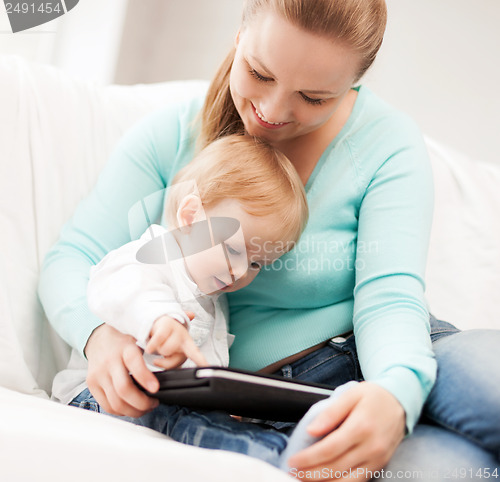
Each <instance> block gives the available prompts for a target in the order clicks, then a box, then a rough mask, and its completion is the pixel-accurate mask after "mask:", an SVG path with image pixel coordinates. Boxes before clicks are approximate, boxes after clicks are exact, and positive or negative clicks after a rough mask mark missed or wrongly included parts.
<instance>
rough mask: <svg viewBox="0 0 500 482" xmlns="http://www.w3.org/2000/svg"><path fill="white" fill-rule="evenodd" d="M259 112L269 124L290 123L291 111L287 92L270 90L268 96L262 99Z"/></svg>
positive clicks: (258, 108)
mask: <svg viewBox="0 0 500 482" xmlns="http://www.w3.org/2000/svg"><path fill="white" fill-rule="evenodd" d="M257 110H259V112H260V113H261V114H262V116H263V117H264V120H266V121H267V122H275V123H278V122H289V121H290V110H289V108H288V99H287V98H286V94H285V92H282V91H280V90H279V89H278V88H275V89H270V91H269V92H268V93H267V95H266V96H263V97H261V99H260V103H259V107H257Z"/></svg>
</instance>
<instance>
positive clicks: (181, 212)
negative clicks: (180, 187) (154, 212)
mask: <svg viewBox="0 0 500 482" xmlns="http://www.w3.org/2000/svg"><path fill="white" fill-rule="evenodd" d="M203 219H206V218H205V211H204V209H203V204H202V202H201V199H200V198H199V197H198V196H196V195H195V194H188V195H187V196H185V197H184V198H183V199H182V200H181V202H180V203H179V208H178V209H177V223H178V226H179V228H183V227H187V226H191V225H192V224H193V223H195V222H197V221H201V220H203Z"/></svg>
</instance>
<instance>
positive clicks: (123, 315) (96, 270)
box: [87, 226, 204, 367]
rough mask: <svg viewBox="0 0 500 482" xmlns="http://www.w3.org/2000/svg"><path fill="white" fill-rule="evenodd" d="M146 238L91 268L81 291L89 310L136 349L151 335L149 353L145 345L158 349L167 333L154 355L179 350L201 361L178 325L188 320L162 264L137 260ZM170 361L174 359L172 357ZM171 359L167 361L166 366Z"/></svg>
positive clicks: (182, 327)
mask: <svg viewBox="0 0 500 482" xmlns="http://www.w3.org/2000/svg"><path fill="white" fill-rule="evenodd" d="M151 229H154V231H155V235H159V234H161V233H163V232H165V230H164V229H163V228H161V227H160V226H153V227H152V228H151ZM149 240H151V236H150V235H149V232H147V233H145V234H144V235H143V236H142V237H141V239H139V240H137V241H132V242H130V243H127V244H125V245H123V246H121V247H120V248H118V249H116V250H114V251H111V252H110V253H108V254H107V255H106V256H105V257H104V258H103V259H102V260H101V262H100V263H98V264H97V265H96V266H94V267H93V268H92V269H91V272H90V280H89V284H88V289H87V297H88V304H89V307H90V309H91V311H92V312H93V313H94V314H96V315H97V316H98V317H99V318H100V319H102V320H103V321H105V322H106V323H107V324H109V325H110V326H112V327H113V328H116V329H117V330H119V331H121V332H122V333H125V334H128V335H131V336H133V337H134V338H135V339H136V340H137V341H138V344H139V346H141V347H142V348H145V347H146V345H147V344H148V341H149V339H150V337H151V336H153V332H154V333H155V334H156V341H155V343H154V344H153V345H150V350H148V351H149V352H152V351H154V350H151V346H159V347H162V345H161V344H159V340H161V339H165V338H166V337H167V336H168V337H169V338H170V336H169V335H172V340H173V341H170V342H169V343H168V345H167V346H166V347H163V348H162V350H163V351H162V352H160V351H158V350H156V351H157V352H158V353H160V354H161V355H167V356H172V355H173V354H174V353H176V354H179V353H181V352H182V353H183V355H184V357H189V358H191V359H192V360H193V361H194V362H195V363H203V362H204V358H203V357H202V355H201V353H200V352H199V350H198V348H197V347H196V345H195V344H194V342H193V340H192V339H191V337H190V336H189V334H188V331H187V330H186V327H185V326H183V325H184V324H186V323H188V321H189V317H188V315H187V314H186V313H185V312H184V310H183V309H182V307H181V305H180V304H179V303H178V302H177V301H176V300H175V296H174V293H173V290H172V289H171V288H170V286H169V285H168V284H167V282H168V279H167V278H166V275H165V266H163V265H155V264H145V263H140V262H139V261H137V258H136V254H137V251H138V250H139V249H140V248H141V246H143V245H144V244H146V243H147V242H148V241H149ZM165 315H168V316H165ZM164 318H167V319H169V320H170V322H169V323H168V333H167V326H166V324H165V323H164V321H161V322H160V319H161V320H163V319H164ZM157 322H158V323H157ZM164 325H165V326H164ZM160 326H162V328H161V329H160ZM190 342H191V343H190ZM176 343H178V345H177V346H176V347H175V349H174V348H173V344H176ZM174 358H175V359H177V360H180V358H179V357H178V356H175V357H174ZM174 358H171V359H170V361H169V364H170V367H172V360H173V359H174ZM184 359H185V358H184ZM181 363H182V361H180V363H177V364H181ZM166 364H167V363H165V364H164V365H159V366H165V365H166Z"/></svg>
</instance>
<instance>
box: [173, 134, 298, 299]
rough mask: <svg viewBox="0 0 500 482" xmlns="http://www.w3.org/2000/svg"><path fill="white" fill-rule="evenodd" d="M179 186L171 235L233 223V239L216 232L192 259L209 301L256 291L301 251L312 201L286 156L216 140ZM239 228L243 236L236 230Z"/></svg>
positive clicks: (237, 138)
mask: <svg viewBox="0 0 500 482" xmlns="http://www.w3.org/2000/svg"><path fill="white" fill-rule="evenodd" d="M172 184H173V185H174V189H171V191H170V193H169V195H168V198H167V202H166V205H165V211H166V212H165V216H166V219H167V222H168V224H169V226H170V227H171V228H181V231H182V230H184V232H186V233H189V230H190V229H191V227H192V226H195V223H198V222H200V221H204V220H210V219H211V218H213V219H217V220H218V223H217V224H215V223H214V222H212V223H210V222H209V223H208V225H209V226H210V228H209V229H210V230H214V226H218V228H217V229H220V226H221V221H223V220H222V218H231V219H232V220H233V222H232V223H231V222H228V223H226V227H227V229H226V231H227V232H229V236H228V237H225V236H220V234H219V233H212V232H211V236H212V245H213V247H212V248H211V249H208V250H203V251H201V252H200V253H197V254H194V255H190V256H188V257H186V258H185V261H186V266H187V269H188V271H189V272H190V274H191V276H192V278H193V280H194V281H195V282H196V284H197V285H198V287H199V288H200V290H201V291H202V292H204V293H207V294H210V293H215V292H222V291H224V292H229V291H236V290H238V289H241V288H243V287H244V286H247V285H248V284H250V282H251V281H252V280H253V279H254V278H255V276H256V275H257V274H258V272H259V270H260V268H261V266H262V265H264V264H270V263H272V262H273V261H274V260H276V259H277V258H279V257H280V256H281V255H283V254H284V253H285V252H287V251H289V250H290V249H291V248H292V247H293V246H294V245H295V243H296V242H297V241H298V239H299V237H300V235H301V233H302V231H303V229H304V227H305V225H306V223H307V217H308V208H307V201H306V195H305V192H304V187H303V185H302V182H301V180H300V178H299V176H298V175H297V172H296V170H295V168H294V167H293V165H292V164H291V162H290V161H289V160H288V158H287V157H286V156H285V155H284V154H282V153H281V152H279V151H278V150H276V149H275V148H273V147H271V146H270V145H268V144H266V143H264V142H262V141H260V140H258V139H256V138H253V137H250V136H246V135H231V136H226V137H222V138H220V139H218V140H216V141H214V142H213V143H211V144H210V145H208V146H207V147H206V148H205V149H203V150H202V151H201V152H200V153H199V154H198V155H197V156H196V157H195V158H194V159H193V160H192V161H191V162H190V163H189V164H188V165H187V166H185V167H184V168H183V169H181V170H180V171H179V172H178V173H177V175H176V176H175V178H174V179H173V182H172ZM234 219H236V220H237V221H238V222H239V225H238V223H237V222H234ZM235 225H236V226H237V228H241V229H236V230H235V229H232V228H233V227H234V226H235ZM193 234H194V233H193ZM219 237H220V238H221V239H222V238H224V239H222V240H221V242H219V241H218V238H219ZM181 249H182V245H181Z"/></svg>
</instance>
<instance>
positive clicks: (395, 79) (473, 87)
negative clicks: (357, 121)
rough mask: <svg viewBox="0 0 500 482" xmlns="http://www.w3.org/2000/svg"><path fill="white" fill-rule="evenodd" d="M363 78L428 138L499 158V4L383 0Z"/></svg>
mask: <svg viewBox="0 0 500 482" xmlns="http://www.w3.org/2000/svg"><path fill="white" fill-rule="evenodd" d="M387 5H388V10H389V21H388V26H387V33H386V36H385V40H384V44H383V46H382V49H381V52H380V55H379V57H378V59H377V61H376V63H375V65H374V67H373V69H372V70H371V71H369V72H368V73H367V77H366V78H365V81H364V82H365V83H366V84H367V85H368V86H369V87H371V88H372V89H374V90H375V91H376V92H377V93H379V94H380V95H381V96H382V97H384V98H385V99H386V100H388V101H389V102H391V103H392V104H393V105H396V106H398V107H399V108H401V109H403V110H405V111H406V112H408V113H410V114H411V115H412V116H413V117H414V118H415V119H416V120H417V122H418V123H419V124H420V126H421V128H422V129H423V130H424V131H425V132H426V133H427V134H429V135H431V136H432V137H434V138H436V139H438V140H440V141H442V142H445V143H447V144H448V145H450V146H453V147H455V148H457V149H460V150H461V151H463V152H465V153H466V154H468V155H469V156H472V157H473V158H474V159H478V160H487V161H491V162H496V163H500V148H499V147H498V140H499V139H498V138H499V137H500V95H499V89H498V86H499V85H500V29H499V25H500V1H499V0H474V1H470V0H387Z"/></svg>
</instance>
